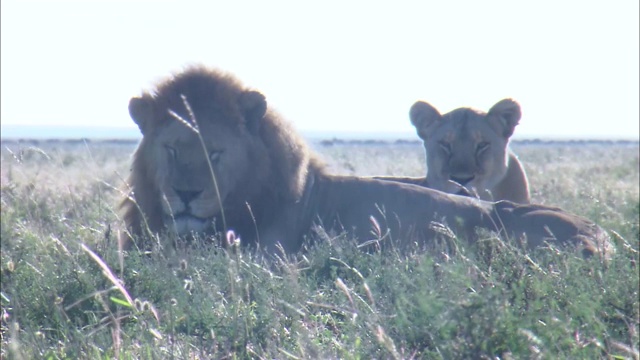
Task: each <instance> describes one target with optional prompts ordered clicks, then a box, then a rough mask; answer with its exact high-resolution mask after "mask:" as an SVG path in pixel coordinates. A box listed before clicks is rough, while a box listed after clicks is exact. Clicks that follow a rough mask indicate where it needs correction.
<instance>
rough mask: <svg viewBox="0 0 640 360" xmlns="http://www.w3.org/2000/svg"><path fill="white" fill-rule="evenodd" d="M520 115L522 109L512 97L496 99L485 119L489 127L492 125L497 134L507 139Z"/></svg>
mask: <svg viewBox="0 0 640 360" xmlns="http://www.w3.org/2000/svg"><path fill="white" fill-rule="evenodd" d="M521 117H522V111H521V110H520V104H518V103H517V102H516V101H515V100H512V99H504V100H500V101H498V103H497V104H495V105H493V106H492V107H491V109H490V110H489V112H488V113H487V120H488V121H489V124H490V125H491V127H493V128H494V129H495V131H496V132H497V133H498V134H499V135H501V136H503V137H505V138H507V139H508V138H509V137H511V135H513V131H514V130H515V128H516V125H518V122H519V121H520V118H521Z"/></svg>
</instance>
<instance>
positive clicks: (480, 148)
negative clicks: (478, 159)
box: [476, 141, 491, 155]
mask: <svg viewBox="0 0 640 360" xmlns="http://www.w3.org/2000/svg"><path fill="white" fill-rule="evenodd" d="M490 145H491V144H489V143H488V142H486V141H483V142H481V143H479V144H478V147H477V149H476V153H477V154H478V155H480V154H482V153H483V152H485V151H487V149H489V146H490Z"/></svg>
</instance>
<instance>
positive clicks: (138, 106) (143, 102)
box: [129, 94, 154, 135]
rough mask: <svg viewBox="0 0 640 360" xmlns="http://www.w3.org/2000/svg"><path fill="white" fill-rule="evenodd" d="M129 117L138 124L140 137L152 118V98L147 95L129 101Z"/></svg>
mask: <svg viewBox="0 0 640 360" xmlns="http://www.w3.org/2000/svg"><path fill="white" fill-rule="evenodd" d="M129 115H130V116H131V118H132V119H133V122H135V123H136V124H138V127H139V128H140V132H141V133H142V135H144V134H145V131H146V129H149V127H150V125H149V124H151V122H152V121H153V117H154V108H153V98H152V97H151V96H150V95H149V94H144V95H142V96H141V97H132V98H131V100H129Z"/></svg>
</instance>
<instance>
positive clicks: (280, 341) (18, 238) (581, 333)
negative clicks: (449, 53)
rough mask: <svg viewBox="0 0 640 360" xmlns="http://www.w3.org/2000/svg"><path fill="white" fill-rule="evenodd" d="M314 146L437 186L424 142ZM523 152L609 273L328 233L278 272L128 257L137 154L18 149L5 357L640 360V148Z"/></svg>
mask: <svg viewBox="0 0 640 360" xmlns="http://www.w3.org/2000/svg"><path fill="white" fill-rule="evenodd" d="M30 146H31V147H30ZM317 150H318V151H319V152H321V153H323V155H324V156H325V158H326V160H327V162H328V163H329V166H330V167H331V169H332V170H333V171H334V172H336V173H343V174H350V173H352V174H357V175H380V174H388V175H414V176H419V175H422V174H423V173H424V163H423V161H424V160H423V159H424V157H423V154H422V150H421V148H420V147H419V146H417V145H416V146H413V145H402V146H400V145H387V146H358V147H355V146H348V145H340V146H332V147H320V146H318V147H317ZM515 150H516V151H517V152H518V153H519V155H520V158H521V160H522V161H523V162H524V163H525V167H526V170H527V172H528V175H529V177H530V180H531V186H532V190H533V191H532V192H533V194H532V195H533V198H534V201H536V202H540V203H545V204H552V205H557V206H560V207H563V208H566V209H568V210H570V211H572V212H576V213H578V214H581V215H585V216H587V217H589V218H591V219H593V220H595V221H597V222H598V223H600V224H601V225H602V226H604V227H605V228H606V229H608V230H611V231H612V234H614V240H615V242H616V246H617V250H618V251H617V253H616V255H615V256H614V257H613V259H612V260H611V261H610V262H609V263H607V264H603V263H601V262H600V261H599V260H598V259H587V260H584V259H582V258H578V257H576V256H575V255H574V254H573V253H568V252H563V251H559V250H558V249H552V248H547V249H540V250H538V251H536V253H534V254H532V253H523V252H522V251H521V250H520V249H518V248H516V247H513V246H510V244H508V243H505V242H502V241H500V240H498V239H495V238H493V237H492V236H490V235H487V236H485V237H484V241H480V242H478V243H477V244H475V245H468V244H466V243H465V242H464V241H463V240H460V241H457V240H454V241H456V244H457V246H458V251H457V252H454V253H448V254H444V253H438V252H429V253H420V252H418V253H409V254H398V253H394V252H393V251H388V252H384V253H382V254H380V253H363V252H361V251H359V250H358V249H357V248H356V246H355V242H354V241H352V239H348V238H345V237H343V236H338V237H329V236H327V235H323V236H320V237H319V239H317V241H316V244H315V245H313V246H309V247H308V249H307V250H306V251H304V252H303V253H301V254H298V255H297V256H290V257H287V258H286V259H281V260H279V261H265V260H264V259H262V258H258V257H255V256H254V255H252V254H251V253H249V252H246V251H243V250H242V249H236V248H232V249H229V250H222V249H220V248H216V247H214V246H210V245H206V246H205V245H198V244H197V243H196V244H193V245H191V246H189V247H179V248H178V249H175V250H173V249H163V250H160V249H155V250H154V251H153V252H152V253H151V254H150V255H142V254H139V253H137V252H135V251H134V252H130V253H129V254H127V256H126V257H125V258H121V257H120V255H119V254H118V252H117V246H116V244H115V240H114V239H115V236H116V232H117V228H118V226H119V224H120V223H119V221H118V217H117V212H116V211H115V204H116V202H117V199H118V198H119V196H120V195H119V193H118V191H117V190H115V189H116V188H118V187H119V186H120V185H121V184H122V179H123V178H125V177H126V174H127V169H128V166H129V163H128V162H129V154H130V153H131V151H132V146H131V145H114V144H103V143H95V142H94V143H89V144H82V143H79V144H60V143H40V144H37V146H32V145H27V144H16V143H4V144H3V149H2V173H1V180H2V197H1V201H2V202H1V206H2V207H1V217H0V218H1V225H2V226H1V228H0V230H1V233H0V235H1V243H2V246H1V250H0V254H1V260H2V264H1V284H2V285H1V292H2V294H1V295H2V297H1V299H0V300H1V302H0V305H1V310H2V315H1V332H0V334H1V335H2V339H1V344H0V345H1V350H0V351H1V356H2V358H6V359H32V358H47V359H78V358H90V359H94V358H95V359H111V358H116V357H120V358H123V359H159V358H174V359H208V358H237V359H242V358H267V359H271V358H279V359H280V358H282V359H286V358H293V359H295V358H346V359H369V358H427V359H430V358H434V359H451V358H501V359H504V358H513V359H520V358H534V359H537V358H541V359H552V358H553V359H555V358H581V359H590V358H637V357H638V348H639V341H640V340H639V335H638V334H639V331H640V328H639V322H640V315H639V312H640V310H639V306H640V305H639V300H638V298H639V290H638V289H639V286H640V284H639V276H638V260H639V259H638V250H639V248H640V247H639V243H640V240H639V238H640V234H639V225H638V218H639V216H640V214H639V211H640V200H639V194H638V192H639V191H638V182H639V162H638V147H637V145H635V146H596V145H590V146H582V147H575V146H573V147H572V146H561V145H557V146H547V147H540V146H533V145H527V146H519V147H516V148H515ZM83 244H84V245H85V246H83ZM116 278H117V279H121V280H122V283H121V286H116V285H120V283H119V282H118V281H119V280H117V279H116Z"/></svg>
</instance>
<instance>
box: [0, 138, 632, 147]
mask: <svg viewBox="0 0 640 360" xmlns="http://www.w3.org/2000/svg"><path fill="white" fill-rule="evenodd" d="M138 142H139V140H138V139H88V138H80V139H1V140H0V143H2V144H5V145H10V144H12V145H16V144H20V145H28V146H46V145H81V144H92V145H100V144H105V145H125V146H133V145H136V144H137V143H138ZM311 143H314V144H318V145H320V146H349V145H351V146H389V145H406V146H420V145H422V140H419V139H416V140H406V139H398V140H378V139H338V138H333V139H325V140H318V139H314V140H311ZM511 144H513V145H516V146H522V145H537V146H549V145H562V146H584V145H608V146H639V145H640V142H639V141H638V140H605V139H603V140H557V139H554V140H550V139H514V140H511Z"/></svg>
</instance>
